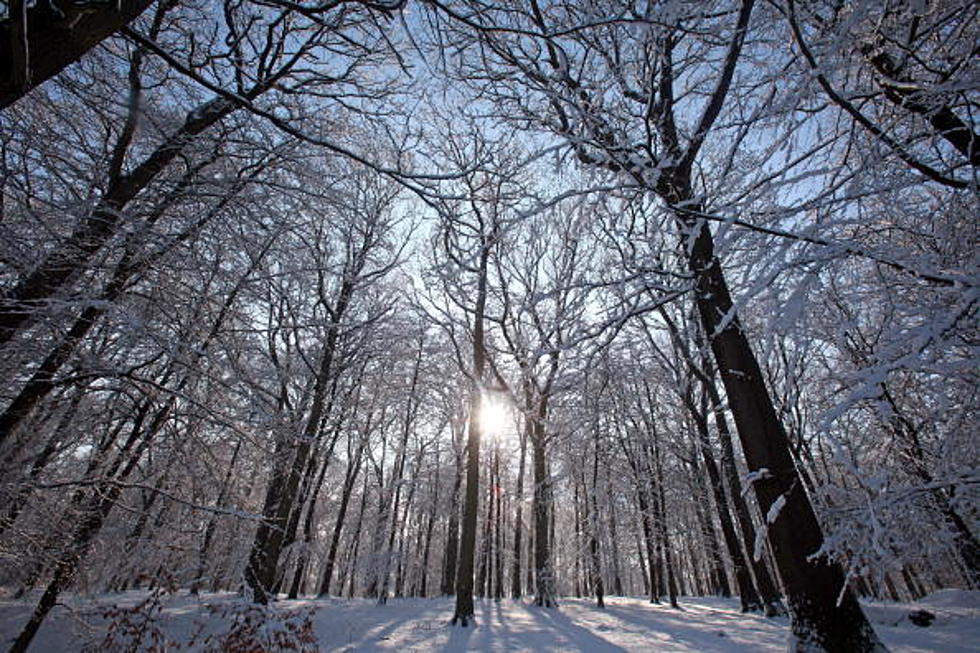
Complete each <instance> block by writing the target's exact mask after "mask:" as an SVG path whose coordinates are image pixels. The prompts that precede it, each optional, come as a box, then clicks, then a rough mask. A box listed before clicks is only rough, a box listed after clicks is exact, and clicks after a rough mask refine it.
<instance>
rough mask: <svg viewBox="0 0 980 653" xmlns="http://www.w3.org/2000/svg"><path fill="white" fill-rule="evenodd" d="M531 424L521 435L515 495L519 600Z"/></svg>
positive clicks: (513, 581)
mask: <svg viewBox="0 0 980 653" xmlns="http://www.w3.org/2000/svg"><path fill="white" fill-rule="evenodd" d="M529 424H530V422H528V421H527V420H525V422H524V427H525V428H524V429H523V431H522V433H521V454H520V463H519V464H518V467H517V490H516V492H515V494H514V501H515V503H516V504H517V511H516V515H515V517H514V559H513V560H512V561H511V570H510V596H511V598H513V599H519V598H521V596H522V592H521V538H522V537H523V535H524V464H525V459H526V457H527V439H528V433H527V431H528V429H527V426H528V425H529Z"/></svg>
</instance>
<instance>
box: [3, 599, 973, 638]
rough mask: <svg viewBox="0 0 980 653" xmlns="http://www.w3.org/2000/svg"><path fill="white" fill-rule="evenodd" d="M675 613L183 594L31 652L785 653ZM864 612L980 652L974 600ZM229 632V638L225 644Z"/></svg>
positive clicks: (758, 624)
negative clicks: (469, 623)
mask: <svg viewBox="0 0 980 653" xmlns="http://www.w3.org/2000/svg"><path fill="white" fill-rule="evenodd" d="M31 598H34V599H36V598H37V597H28V598H25V599H21V600H16V601H15V600H10V599H0V648H5V647H6V645H8V644H9V642H10V641H11V639H12V638H13V637H15V636H16V634H17V633H18V631H19V629H20V628H21V627H22V626H23V624H24V622H25V621H26V619H27V617H28V616H29V614H30V611H31V609H32V607H33V603H32V602H31V600H30V599H31ZM681 605H682V609H680V610H673V609H671V608H669V607H667V606H657V605H651V604H650V603H648V602H646V601H644V600H642V599H636V598H624V597H612V598H610V599H608V600H607V607H606V608H605V609H604V610H603V609H599V608H598V607H596V605H595V603H594V602H593V601H590V600H586V599H564V600H562V601H561V604H560V607H559V608H557V609H541V608H536V607H533V606H532V605H530V604H528V603H526V602H522V601H513V600H509V599H505V600H502V601H499V602H497V601H493V600H479V599H478V600H477V601H476V617H477V627H476V628H472V627H470V628H459V627H456V628H452V627H449V626H447V619H448V617H449V616H450V615H451V614H452V608H453V601H452V600H451V599H445V598H442V599H392V600H390V601H388V603H387V604H386V605H377V603H376V602H375V601H373V600H366V599H353V600H344V599H325V600H312V599H311V600H298V601H283V602H280V603H279V604H278V606H279V607H277V608H274V609H271V610H269V611H268V612H265V614H266V615H267V616H268V615H271V616H272V617H273V618H272V619H271V620H265V621H264V622H263V621H262V620H258V619H256V620H254V621H252V620H251V619H252V618H253V617H257V616H260V614H262V612H261V611H260V610H258V609H255V608H252V607H251V606H248V605H246V604H243V603H242V602H240V601H238V600H237V598H236V597H235V596H234V595H231V594H202V595H201V596H199V597H193V596H189V595H188V594H187V592H186V591H181V592H179V593H177V594H174V595H156V594H151V593H149V592H146V591H131V592H123V593H120V594H111V595H110V594H105V595H100V596H98V597H94V598H86V597H83V596H67V597H65V600H64V601H63V603H62V604H61V605H59V606H58V607H57V608H56V609H55V610H54V611H53V612H52V614H51V615H50V616H49V618H48V620H47V621H46V622H45V624H44V625H43V627H42V628H41V631H40V632H39V633H38V636H37V638H36V639H35V640H34V644H33V646H32V647H31V651H37V652H38V653H57V652H59V651H83V650H88V651H111V650H120V651H121V650H150V649H151V644H154V643H155V644H157V645H158V646H159V647H158V648H156V649H154V650H158V651H164V650H166V651H171V650H183V651H186V650H196V651H203V650H213V651H224V650H232V649H233V644H234V641H235V639H234V637H235V633H237V635H244V634H248V633H251V636H252V637H253V639H254V638H257V639H264V640H265V641H266V642H279V643H278V644H275V643H273V644H269V648H268V649H267V650H270V651H275V650H290V649H287V643H288V642H292V643H296V642H298V641H301V640H304V639H305V641H307V644H306V646H305V647H304V648H302V649H301V650H304V651H316V650H319V651H337V652H343V653H353V652H355V651H357V652H361V651H398V652H399V653H409V652H413V651H418V652H422V651H424V652H430V651H445V652H457V651H459V652H461V651H493V652H499V651H534V652H541V651H555V652H558V651H562V652H564V651H583V652H588V653H611V652H613V651H618V652H622V651H643V652H651V653H654V652H660V651H679V652H682V651H691V652H694V651H697V652H699V653H710V652H719V653H720V652H730V651H751V652H757V651H758V652H761V651H785V650H786V644H787V637H788V631H789V622H788V620H787V619H785V618H778V619H766V618H763V617H761V616H758V615H752V614H749V615H745V614H741V613H739V611H738V604H737V601H736V600H729V599H715V598H690V599H682V602H681ZM865 609H866V611H867V613H868V616H869V618H870V619H871V620H872V622H873V623H874V625H875V628H876V629H877V631H878V633H879V635H880V636H881V638H882V639H883V640H884V642H885V644H886V645H887V646H888V647H889V648H890V649H891V651H892V653H913V652H918V651H936V652H942V653H961V652H962V653H967V652H969V653H974V652H975V651H977V650H978V649H977V645H978V644H977V643H978V642H980V592H966V591H961V590H943V591H940V592H936V593H935V594H932V595H930V596H929V597H926V598H925V599H923V600H922V601H919V602H916V603H880V602H876V603H866V604H865ZM919 609H925V610H928V611H930V612H932V613H933V614H935V615H936V619H935V621H934V622H933V623H932V625H931V626H929V627H919V626H916V625H914V624H912V623H911V622H910V621H909V620H908V614H909V613H910V611H912V610H919ZM260 622H262V625H261V626H259V625H258V624H259V623H260ZM235 624H237V625H238V630H237V631H235V628H234V625H235ZM110 625H111V626H113V627H112V628H110V627H109V626H110ZM304 626H305V628H304ZM229 631H234V632H233V634H232V635H231V636H229ZM311 631H312V632H311ZM310 635H312V636H314V637H315V638H316V643H315V644H314V643H312V640H311V638H310ZM241 641H242V640H239V642H241ZM137 642H138V643H137ZM134 643H135V644H136V645H135V646H133V644H134ZM240 650H254V649H250V648H248V647H245V648H242V649H240ZM296 650H300V649H299V648H297V649H296Z"/></svg>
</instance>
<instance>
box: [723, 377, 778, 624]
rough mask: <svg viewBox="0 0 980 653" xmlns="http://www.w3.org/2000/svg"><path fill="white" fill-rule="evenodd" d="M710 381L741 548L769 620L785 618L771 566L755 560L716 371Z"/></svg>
mask: <svg viewBox="0 0 980 653" xmlns="http://www.w3.org/2000/svg"><path fill="white" fill-rule="evenodd" d="M706 372H708V375H707V376H708V381H709V383H708V384H707V386H706V388H707V390H708V397H709V398H710V400H711V405H712V409H713V411H714V415H715V424H716V425H717V427H718V439H719V440H720V441H721V467H722V472H723V473H724V475H725V478H726V479H727V480H728V490H729V496H730V497H731V498H732V506H733V507H734V508H735V511H734V512H735V518H736V520H737V521H738V525H739V529H740V530H741V533H742V544H743V546H744V547H745V551H746V554H747V555H748V558H749V561H750V563H751V565H752V571H753V575H754V576H755V582H756V586H757V587H758V589H759V595H760V598H761V599H762V603H763V606H764V610H765V615H766V616H767V617H775V616H777V615H782V614H786V608H785V607H784V606H783V601H782V597H781V596H780V593H779V587H778V586H777V585H776V581H775V580H773V577H772V574H770V573H769V566H768V565H767V564H766V561H765V559H764V558H762V557H760V558H759V559H758V560H756V559H755V556H754V555H753V553H754V551H753V550H754V548H755V525H754V524H753V523H752V515H751V513H750V512H749V507H748V505H747V504H746V502H745V497H744V495H743V494H742V484H741V481H740V480H739V477H738V469H737V467H736V466H735V452H734V448H733V447H732V435H731V430H730V429H729V428H728V420H727V419H726V418H725V413H724V408H723V406H722V404H721V397H720V396H719V395H718V390H717V388H715V384H714V370H713V369H706Z"/></svg>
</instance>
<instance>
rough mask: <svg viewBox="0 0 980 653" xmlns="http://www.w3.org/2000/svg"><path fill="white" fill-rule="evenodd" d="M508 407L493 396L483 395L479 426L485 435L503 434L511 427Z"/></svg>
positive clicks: (511, 417)
mask: <svg viewBox="0 0 980 653" xmlns="http://www.w3.org/2000/svg"><path fill="white" fill-rule="evenodd" d="M512 422H513V416H512V415H511V411H510V408H509V407H508V406H507V405H506V404H505V403H504V402H503V401H500V400H498V399H496V398H495V397H486V396H485V397H483V401H482V403H481V405H480V428H481V430H482V431H483V432H484V433H486V434H487V435H497V436H500V435H503V434H504V432H505V431H509V430H511V429H512V428H513V424H512Z"/></svg>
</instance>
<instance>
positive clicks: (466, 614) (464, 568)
mask: <svg viewBox="0 0 980 653" xmlns="http://www.w3.org/2000/svg"><path fill="white" fill-rule="evenodd" d="M480 401H481V398H480V394H479V390H478V389H477V390H474V391H473V395H472V397H471V398H470V419H469V435H468V437H467V441H466V494H465V501H464V504H463V529H462V536H461V537H460V547H459V567H458V569H457V572H456V610H455V613H454V614H453V618H452V623H453V624H457V623H458V624H460V625H461V626H464V627H465V626H468V625H469V623H470V622H471V621H473V615H474V606H473V558H474V555H475V549H476V520H477V514H478V510H479V507H480V506H479V502H480V495H479V490H480V488H479V486H480ZM474 623H475V622H474Z"/></svg>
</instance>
